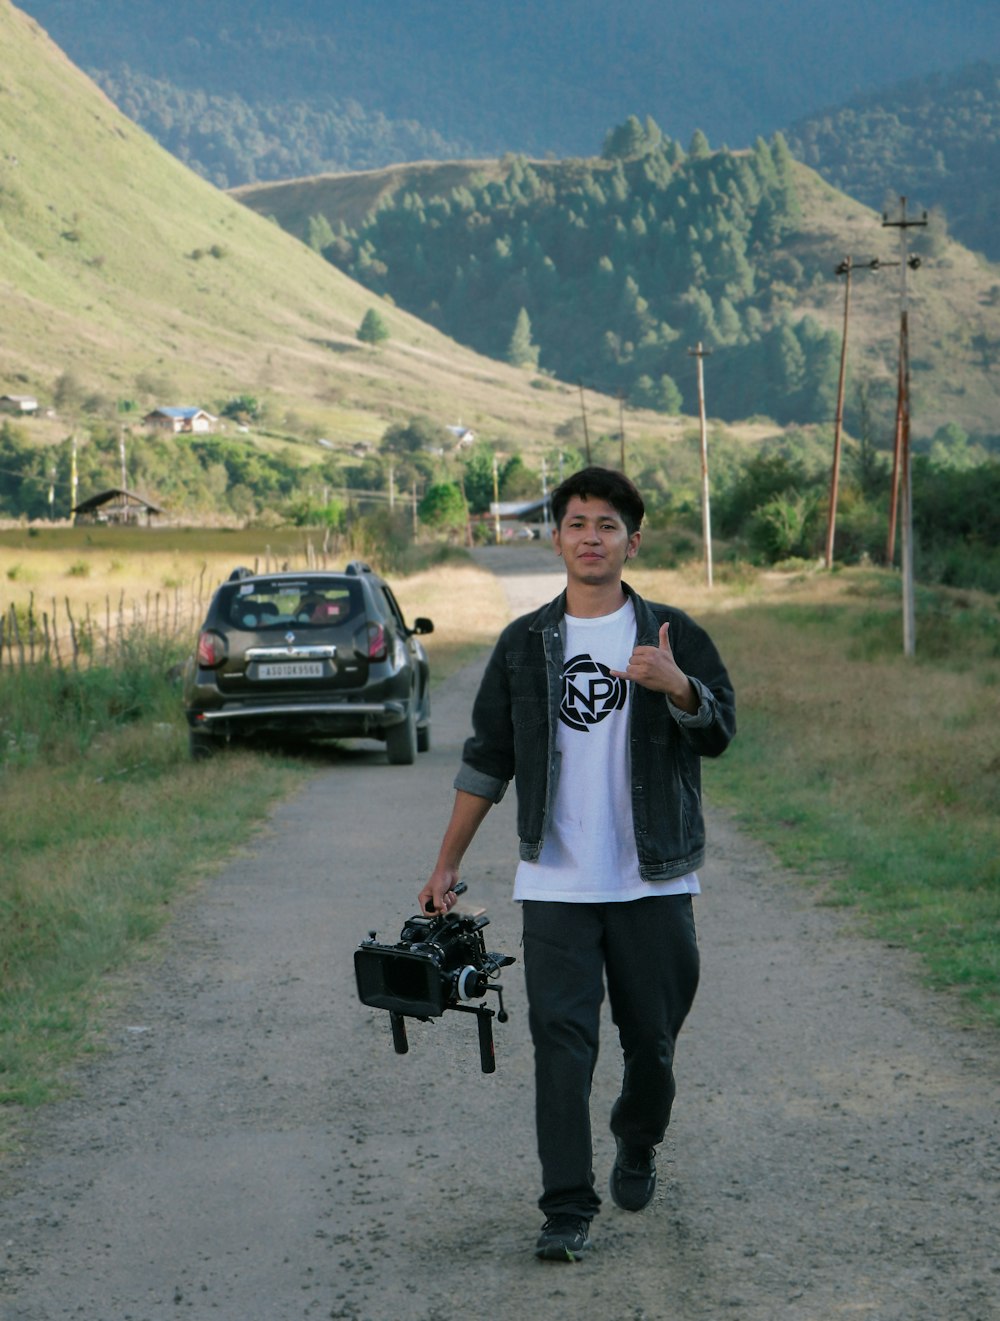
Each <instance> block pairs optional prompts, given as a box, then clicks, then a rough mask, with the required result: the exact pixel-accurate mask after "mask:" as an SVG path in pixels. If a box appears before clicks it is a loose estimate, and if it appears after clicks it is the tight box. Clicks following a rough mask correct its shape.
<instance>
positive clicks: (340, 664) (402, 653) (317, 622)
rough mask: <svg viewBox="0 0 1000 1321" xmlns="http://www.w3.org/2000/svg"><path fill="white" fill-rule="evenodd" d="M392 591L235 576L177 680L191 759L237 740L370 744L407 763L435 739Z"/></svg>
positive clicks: (353, 579)
mask: <svg viewBox="0 0 1000 1321" xmlns="http://www.w3.org/2000/svg"><path fill="white" fill-rule="evenodd" d="M433 629H434V625H433V624H432V623H431V621H430V620H429V619H415V620H414V622H413V627H412V628H409V627H408V626H407V624H406V622H405V620H404V619H403V614H402V611H401V610H400V608H399V605H398V604H397V602H396V598H395V597H394V596H393V594H392V591H391V589H390V587H389V585H388V583H386V582H384V581H383V579H381V578H380V577H379V576H378V574H376V573H373V572H372V571H371V569H370V568H369V567H368V566H367V565H366V564H362V563H361V562H360V561H355V562H353V563H351V564H348V566H347V568H346V570H345V571H344V572H343V573H314V572H307V573H270V574H252V573H250V572H249V571H248V570H246V569H236V570H234V572H233V573H232V574H231V575H230V578H229V580H228V581H227V582H225V583H223V584H222V586H221V587H220V588H219V589H218V591H217V592H216V593H215V596H214V597H213V598H212V603H211V605H210V606H209V608H208V614H207V616H206V618H205V622H204V624H203V625H202V628H201V632H200V633H199V635H198V646H197V649H196V651H195V653H194V655H193V656H191V658H190V659H189V661H188V663H187V666H186V668H185V671H184V707H185V712H186V715H187V720H188V725H189V727H190V740H191V753H192V755H193V756H195V757H204V756H207V755H209V754H210V753H211V752H213V751H214V750H215V749H217V748H218V747H220V746H221V745H222V744H223V743H225V742H227V741H231V740H236V739H241V740H242V739H251V738H259V737H266V736H271V737H272V738H273V737H275V736H280V737H281V738H282V739H287V738H289V737H292V738H301V739H320V738H375V739H381V740H384V742H385V745H386V750H387V752H388V755H389V761H390V762H392V763H393V764H394V765H399V766H408V765H411V764H412V763H413V762H414V761H415V760H416V754H417V753H418V752H426V751H427V749H428V748H429V747H430V737H431V732H430V731H431V724H430V720H431V698H430V669H429V666H428V662H427V653H426V651H425V650H424V648H423V646H422V644H421V643H420V642H419V641H418V638H417V634H421V633H431V632H433Z"/></svg>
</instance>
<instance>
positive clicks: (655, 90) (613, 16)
mask: <svg viewBox="0 0 1000 1321" xmlns="http://www.w3.org/2000/svg"><path fill="white" fill-rule="evenodd" d="M3 3H7V0H3ZM21 7H22V8H25V9H27V11H28V12H29V13H30V14H31V15H32V17H33V18H35V19H37V20H38V21H39V22H40V23H41V24H42V25H43V26H44V27H45V28H46V29H47V30H48V31H49V33H50V34H51V35H52V37H53V38H54V39H55V41H56V42H58V44H59V45H60V46H61V47H62V48H63V49H64V50H65V51H66V53H67V54H68V55H69V56H70V58H71V59H72V60H73V61H74V62H75V63H76V64H78V65H80V66H81V67H82V68H84V69H85V70H86V71H87V72H88V73H89V74H90V75H91V76H92V77H94V78H95V79H96V80H97V81H98V82H99V83H100V85H101V86H102V87H104V88H105V90H108V91H110V92H111V94H112V96H114V97H115V98H116V99H118V98H119V97H120V98H121V99H122V101H123V102H124V106H123V108H125V109H126V113H128V114H129V115H130V116H132V117H134V118H137V119H138V122H140V123H141V124H142V126H143V127H144V128H146V129H147V130H148V131H149V132H151V133H152V134H154V136H156V137H157V138H158V139H159V140H160V141H161V142H162V143H164V145H166V146H168V147H169V148H170V149H171V150H172V151H174V152H175V153H176V154H178V155H180V156H181V157H182V158H183V159H185V160H186V161H187V162H188V163H189V164H191V165H192V166H193V167H194V168H196V169H197V170H198V172H199V173H202V174H204V175H205V176H206V177H207V178H210V179H211V180H212V182H213V183H216V184H218V185H220V186H224V187H225V186H230V187H232V186H235V185H237V184H240V183H243V182H248V181H253V180H261V179H272V180H273V179H277V178H282V177H285V178H287V177H290V176H291V175H296V174H305V173H309V174H312V173H318V172H321V171H324V170H327V171H328V170H335V169H355V170H356V169H363V168H368V167H371V166H375V165H385V164H389V163H392V162H393V161H400V160H406V159H410V160H413V159H427V158H441V157H442V156H449V157H454V156H457V155H476V156H499V155H501V154H503V153H504V152H506V151H514V152H518V153H525V154H530V155H537V156H545V155H547V154H548V153H553V154H554V155H557V156H568V155H580V154H588V153H591V152H594V151H597V150H599V148H600V140H601V135H602V133H603V131H604V129H605V128H606V127H607V125H608V124H609V123H612V122H615V121H616V120H620V119H622V118H624V117H625V115H627V114H629V113H630V112H633V111H634V112H638V113H639V114H642V115H646V114H650V115H652V116H653V117H654V118H655V119H656V120H657V121H658V122H659V123H660V124H663V125H664V126H665V127H666V128H667V129H668V131H669V132H670V133H671V134H672V136H674V137H676V138H678V139H679V140H681V141H682V142H684V143H685V144H686V143H688V142H689V141H690V139H691V136H692V134H693V132H694V130H695V129H696V128H701V129H702V130H703V131H704V132H705V133H706V134H707V135H708V137H709V139H710V141H712V142H727V143H729V144H730V145H731V146H733V147H746V146H748V145H749V144H750V143H752V142H753V141H754V139H755V137H756V136H757V134H764V135H770V134H772V133H773V132H775V131H776V130H778V129H783V128H784V127H785V126H787V125H788V124H789V123H791V122H794V121H796V120H798V119H800V118H802V117H803V116H805V115H808V114H810V113H813V112H815V111H817V110H818V109H819V108H821V107H823V106H827V105H832V104H838V103H840V102H842V101H844V100H846V99H847V98H848V97H851V96H854V95H856V94H860V93H869V92H872V91H874V90H876V89H877V88H879V87H883V86H885V85H886V83H887V82H888V81H889V80H890V79H893V80H895V79H900V78H908V77H914V76H917V75H921V74H926V73H928V72H931V71H933V70H939V69H949V68H955V67H958V66H959V65H961V64H964V63H968V62H969V61H970V60H975V59H983V58H987V59H989V58H992V59H997V58H1000V6H998V5H997V4H996V0H961V5H959V6H957V7H956V6H949V5H943V4H941V3H940V0H905V3H904V0H881V2H880V3H879V4H877V5H873V4H871V3H870V0H838V4H837V7H836V18H835V21H834V19H832V18H831V9H830V5H829V3H828V0H796V2H795V3H794V4H790V3H789V0H755V2H754V3H753V4H752V5H751V4H749V3H748V2H747V0H711V3H707V4H691V3H687V2H685V0H628V3H624V4H617V5H609V4H607V3H606V0H533V3H531V4H511V3H506V4H504V3H501V4H498V3H497V0H462V3H461V4H459V3H456V2H455V0H379V3H378V5H376V6H373V5H358V4H353V5H352V4H346V3H331V0H283V3H281V4H275V3H274V0H212V3H211V4H208V3H205V0H171V2H170V3H169V4H163V3H150V2H148V0H147V3H138V4H137V3H136V2H135V0H21ZM956 8H957V9H959V10H960V11H961V12H960V17H958V18H956V14H955V10H956Z"/></svg>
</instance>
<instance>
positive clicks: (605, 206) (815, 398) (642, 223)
mask: <svg viewBox="0 0 1000 1321" xmlns="http://www.w3.org/2000/svg"><path fill="white" fill-rule="evenodd" d="M456 168H457V167H455V166H448V167H442V166H432V165H428V166H427V167H424V168H423V170H421V168H420V167H416V166H411V167H405V168H400V169H399V170H396V171H387V172H384V173H379V174H376V175H366V176H357V177H348V178H346V179H337V178H327V179H323V180H316V181H314V184H313V188H312V191H311V190H310V185H309V181H298V183H297V184H296V185H295V186H294V192H289V189H291V187H292V186H291V185H289V186H288V187H287V188H285V189H282V188H275V189H266V188H264V189H260V190H257V191H249V192H248V191H246V190H241V194H240V195H241V197H242V199H243V200H244V201H247V202H248V203H249V204H250V205H252V206H254V207H255V208H257V209H259V210H261V211H262V212H263V213H264V214H275V209H274V208H273V207H272V205H271V204H272V202H273V201H274V200H275V198H276V196H278V195H280V196H281V197H282V200H283V201H284V203H285V206H284V208H283V210H282V213H281V214H278V215H276V218H277V219H279V221H280V222H281V223H282V224H284V225H285V226H286V227H288V228H290V229H292V230H293V231H294V232H297V233H298V234H299V236H300V237H304V238H306V239H307V241H308V242H310V243H311V244H312V246H313V247H315V248H316V249H317V250H319V251H321V252H322V253H323V254H324V255H325V256H326V257H327V258H328V259H329V260H330V261H332V262H333V263H334V264H336V265H337V266H339V267H340V268H341V269H343V270H344V271H346V272H348V273H349V274H350V275H352V276H353V277H354V278H355V279H357V280H358V281H360V282H361V283H363V284H365V285H366V286H367V287H368V288H370V289H372V290H373V291H375V292H377V293H379V294H383V295H389V296H391V298H392V299H393V300H394V301H395V302H396V303H398V304H400V305H401V306H403V307H405V308H406V309H407V310H409V311H412V312H414V313H416V314H417V315H418V316H420V317H421V318H422V319H424V320H426V321H428V322H430V323H431V324H433V325H434V326H436V327H437V328H439V329H441V330H443V331H444V332H445V333H446V334H448V335H450V336H452V337H454V338H455V339H457V340H459V341H460V342H462V343H464V344H468V345H470V346H472V347H474V348H476V349H477V350H479V351H480V352H483V353H487V354H490V355H492V356H494V357H498V358H506V359H507V360H508V361H510V362H514V363H521V364H523V365H526V366H537V367H539V368H540V369H541V370H542V372H548V373H550V374H552V375H553V376H556V377H558V378H560V379H561V380H563V381H567V382H571V383H576V382H578V381H582V382H585V383H586V384H587V385H588V386H590V387H593V388H596V389H599V390H602V391H606V392H608V393H612V394H614V393H618V392H620V393H621V394H622V395H623V396H624V398H625V399H626V400H627V401H628V402H629V403H631V404H633V405H637V406H645V407H653V408H656V409H659V410H661V411H663V412H668V413H669V412H675V411H678V410H679V409H681V408H684V409H685V411H692V410H694V409H695V408H696V406H697V399H696V397H695V394H694V389H693V375H694V373H693V371H692V362H691V357H690V353H689V350H690V349H692V348H693V347H695V346H696V345H698V344H699V343H701V344H703V345H704V346H705V347H706V348H709V349H711V350H713V351H714V352H715V353H716V355H717V365H716V368H715V369H713V370H712V372H711V378H712V385H711V399H710V408H711V411H712V413H713V415H715V416H719V417H722V418H726V419H736V418H745V417H748V416H752V415H766V416H770V417H773V418H775V419H776V420H778V421H781V422H792V421H794V422H809V421H818V422H828V421H830V420H831V419H832V417H833V415H834V411H835V397H836V387H837V374H838V366H839V353H840V343H841V336H840V321H841V315H840V309H841V302H842V293H841V286H840V285H839V284H838V281H837V279H836V277H835V274H834V270H835V267H836V265H837V263H838V262H839V260H840V259H841V258H842V257H843V255H844V253H845V251H852V252H853V253H854V254H855V255H856V256H857V257H858V259H859V260H860V259H861V258H862V257H864V258H865V259H866V260H867V258H868V257H870V256H875V255H880V256H881V257H882V258H891V257H892V256H894V255H895V249H894V246H893V245H894V242H895V240H889V239H888V238H887V237H886V235H885V234H884V233H883V232H882V231H881V229H880V225H879V218H878V217H877V216H873V215H872V214H871V213H870V212H868V211H866V210H864V208H862V207H861V206H860V205H857V204H854V203H851V202H850V201H849V199H847V198H845V197H843V196H842V195H839V194H836V193H834V192H833V191H832V190H830V189H828V188H826V187H825V186H824V185H823V184H822V183H821V182H820V180H819V179H818V178H817V177H816V175H815V174H813V173H812V172H811V171H810V170H808V169H806V168H805V167H803V166H801V165H799V164H798V163H797V162H795V161H794V160H793V158H792V157H791V155H790V153H789V151H788V148H787V146H786V145H785V143H784V141H783V140H782V139H781V137H780V136H778V137H776V138H775V139H774V140H773V141H772V142H771V143H766V142H764V141H763V140H758V142H757V144H756V146H755V147H754V148H753V150H751V151H747V152H740V153H734V152H729V151H726V150H722V151H718V152H712V151H711V150H710V149H709V146H708V144H707V142H706V141H705V139H704V137H703V136H702V135H696V137H695V139H694V141H693V142H692V144H691V150H690V152H689V153H685V152H684V151H683V150H682V149H681V148H680V147H679V145H678V144H677V143H675V142H672V141H670V139H668V138H666V137H665V136H664V135H662V133H660V131H659V129H658V128H657V127H656V125H655V124H654V123H652V121H647V124H646V125H645V126H643V125H640V124H639V123H638V121H637V120H635V119H631V120H629V121H627V122H626V123H625V124H623V125H620V126H619V127H618V128H617V129H616V130H614V131H613V132H611V133H610V134H609V135H608V138H607V143H606V158H605V159H601V160H596V159H595V160H589V161H583V160H576V161H565V162H559V163H553V162H527V161H525V160H524V159H522V158H510V159H507V160H505V161H504V162H499V163H498V162H494V163H493V164H492V165H491V166H490V168H489V171H488V172H484V173H482V174H476V173H475V171H474V170H473V168H472V167H467V178H466V181H465V182H464V183H461V184H456V181H455V171H456ZM444 169H447V171H448V176H449V178H448V182H447V183H445V179H444V177H443V176H442V173H441V172H442V170H444ZM425 185H426V187H425ZM442 185H443V186H442ZM393 189H395V191H393ZM365 195H367V196H368V197H369V198H370V199H371V202H372V205H375V204H376V201H377V203H378V204H377V207H376V209H375V210H374V211H373V213H372V214H370V215H369V216H368V218H367V219H366V220H364V221H363V222H361V223H357V221H356V217H357V214H358V210H359V205H360V203H359V198H363V197H364V196H365ZM296 208H297V214H296ZM915 243H916V245H917V247H918V248H919V249H920V250H921V251H922V252H923V253H924V256H925V270H926V276H924V275H922V276H921V289H920V297H921V299H922V300H925V301H922V303H921V306H922V307H925V308H926V309H927V311H928V312H929V313H930V309H931V307H932V306H933V309H934V310H933V318H934V322H935V324H934V340H933V343H930V342H926V341H925V339H923V338H921V340H920V348H919V357H920V366H921V375H920V380H919V384H918V386H917V387H916V388H917V389H919V391H920V398H921V408H920V410H919V412H918V423H917V426H918V429H924V428H929V429H930V430H933V428H934V426H937V425H940V424H941V423H942V422H944V421H953V420H960V421H961V422H962V425H963V426H965V427H966V429H967V430H969V431H970V432H973V433H977V434H993V432H994V431H995V430H996V425H995V415H996V404H997V393H998V388H1000V383H998V382H997V381H995V380H994V378H993V375H992V373H991V371H990V364H991V363H992V361H993V360H995V359H996V358H997V357H998V355H1000V310H998V308H997V306H996V300H997V293H996V292H993V293H990V292H989V290H990V288H991V287H992V286H990V284H989V277H988V275H987V274H986V273H985V272H983V270H982V269H981V268H979V267H977V266H976V263H975V262H974V260H973V259H972V258H971V256H970V255H969V254H968V253H962V251H961V249H957V248H955V247H952V246H949V245H947V244H946V243H945V240H944V239H943V238H941V236H940V235H939V234H937V233H935V231H934V230H933V228H932V229H931V230H929V231H927V232H921V234H920V237H919V238H917V239H916V240H915ZM935 252H936V253H937V254H938V256H942V255H944V254H945V253H946V252H947V263H946V265H947V272H946V271H945V267H944V266H942V265H940V263H938V262H935V261H934V260H932V258H933V256H934V254H935ZM959 254H961V255H959ZM879 279H880V280H881V282H882V283H881V285H880V286H879V285H878V283H877V281H876V280H875V279H874V278H869V280H868V281H867V285H865V282H863V281H862V280H861V279H860V278H859V279H858V280H857V281H856V283H857V285H858V286H860V287H859V288H858V289H857V292H856V293H855V300H856V301H855V314H854V325H853V327H852V335H853V336H854V341H855V346H856V353H857V355H858V358H859V359H863V360H864V364H865V365H864V368H863V370H864V372H865V374H866V375H867V376H868V377H869V378H870V380H871V386H872V391H871V399H874V400H875V401H876V403H877V402H878V401H879V400H881V402H882V405H883V406H884V409H885V410H886V411H890V410H891V406H892V403H891V401H892V400H893V399H894V395H895V352H896V338H897V325H898V320H897V310H896V309H897V306H898V305H897V304H896V302H895V296H894V295H895V290H896V282H895V280H894V279H892V277H890V276H889V275H888V274H884V275H882V276H881V277H879ZM887 280H890V281H891V283H889V284H888V285H886V283H885V282H886V281H887ZM990 300H992V302H991V301H990ZM973 340H975V342H973Z"/></svg>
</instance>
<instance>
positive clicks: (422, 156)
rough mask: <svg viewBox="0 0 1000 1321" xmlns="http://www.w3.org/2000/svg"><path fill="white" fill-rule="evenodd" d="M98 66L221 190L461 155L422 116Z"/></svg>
mask: <svg viewBox="0 0 1000 1321" xmlns="http://www.w3.org/2000/svg"><path fill="white" fill-rule="evenodd" d="M92 72H93V73H94V76H95V78H96V80H97V81H98V82H99V83H100V85H101V87H102V88H103V89H104V91H105V92H107V94H108V95H109V96H110V97H111V99H112V100H113V101H114V102H115V104H116V105H117V106H118V107H119V109H120V110H122V111H123V112H124V113H125V114H126V115H128V117H129V119H131V120H133V121H134V122H135V123H137V124H139V125H141V127H142V128H144V129H145V130H146V131H147V133H149V134H150V135H151V136H152V137H154V138H156V140H157V141H158V142H160V143H161V144H162V145H163V146H164V147H166V149H167V150H168V151H170V152H172V153H173V155H175V156H176V157H177V158H178V159H179V160H182V161H183V162H184V163H185V165H187V166H189V167H190V168H191V169H192V170H194V171H195V172H196V173H197V174H200V175H201V176H202V178H204V179H208V180H209V181H210V182H211V183H213V184H215V185H216V187H218V188H235V187H237V186H238V185H239V184H247V183H258V182H261V183H266V182H271V181H273V180H277V179H292V178H301V177H302V176H304V175H312V174H325V173H335V172H340V171H343V170H371V169H377V168H379V167H380V166H384V165H390V164H392V163H393V162H394V161H399V160H430V159H437V158H447V157H451V156H455V155H459V154H461V151H462V147H461V145H460V144H458V143H455V142H449V141H447V140H446V139H444V138H443V137H442V136H441V135H440V134H439V133H436V132H435V131H434V130H433V129H430V128H426V127H424V126H423V125H421V124H418V123H416V122H415V121H414V120H410V119H407V120H399V119H389V118H387V117H386V116H385V115H384V114H381V113H380V112H378V111H367V110H365V109H364V108H363V107H362V106H360V105H359V104H358V103H357V102H356V101H342V100H339V99H337V98H335V97H331V96H330V95H329V94H323V93H319V94H317V95H314V96H312V97H310V98H309V99H308V100H304V99H301V100H300V99H297V98H296V97H294V96H290V97H277V98H275V99H274V100H270V99H267V100H261V99H255V100H253V101H252V102H250V101H248V100H246V99H245V98H244V97H243V96H241V95H240V94H239V93H237V92H233V91H219V92H213V93H211V94H210V93H207V92H204V91H201V90H197V89H185V88H183V87H179V86H177V85H176V84H174V83H171V82H167V81H165V80H163V79H159V78H151V77H149V76H148V75H145V74H140V73H137V72H136V71H135V70H133V69H129V68H122V69H119V70H116V71H115V72H107V71H101V70H94V71H92Z"/></svg>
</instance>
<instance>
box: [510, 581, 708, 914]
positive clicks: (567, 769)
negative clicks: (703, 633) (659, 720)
mask: <svg viewBox="0 0 1000 1321" xmlns="http://www.w3.org/2000/svg"><path fill="white" fill-rule="evenodd" d="M565 620H566V652H565V654H566V657H567V660H566V663H565V666H564V668H563V684H562V705H561V707H560V712H559V726H558V731H557V734H556V745H557V748H558V750H559V752H560V753H561V754H562V766H561V770H560V773H559V787H558V790H557V793H556V801H555V804H554V805H553V809H552V817H551V820H550V821H549V822H548V825H547V829H546V834H545V839H544V841H543V842H542V851H541V853H540V855H539V857H538V861H537V862H521V863H520V864H519V865H518V869H517V874H516V876H515V878H514V898H515V900H517V901H521V900H524V899H541V900H549V901H556V902H562V903H597V904H604V903H615V902H622V901H625V900H630V899H642V898H645V897H646V896H648V895H662V894H699V893H700V887H699V885H698V877H697V875H696V874H695V873H694V872H691V873H690V874H689V875H687V876H682V877H678V878H677V879H674V880H669V881H653V882H650V881H644V880H643V879H642V877H641V876H640V875H639V856H638V851H637V849H636V843H635V830H634V828H633V825H632V788H631V774H630V770H631V767H630V756H629V709H630V706H631V690H632V685H631V683H630V682H629V681H628V680H626V679H617V678H615V676H614V675H613V674H611V671H612V670H624V669H625V667H626V665H627V664H628V661H629V657H630V656H631V655H632V649H633V647H634V646H635V610H634V608H633V606H632V602H631V601H626V602H625V604H624V605H623V606H622V608H621V609H620V610H616V611H615V613H614V614H612V615H600V616H598V617H597V618H596V619H584V618H579V617H577V616H575V615H566V617H565ZM664 701H666V698H664Z"/></svg>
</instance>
